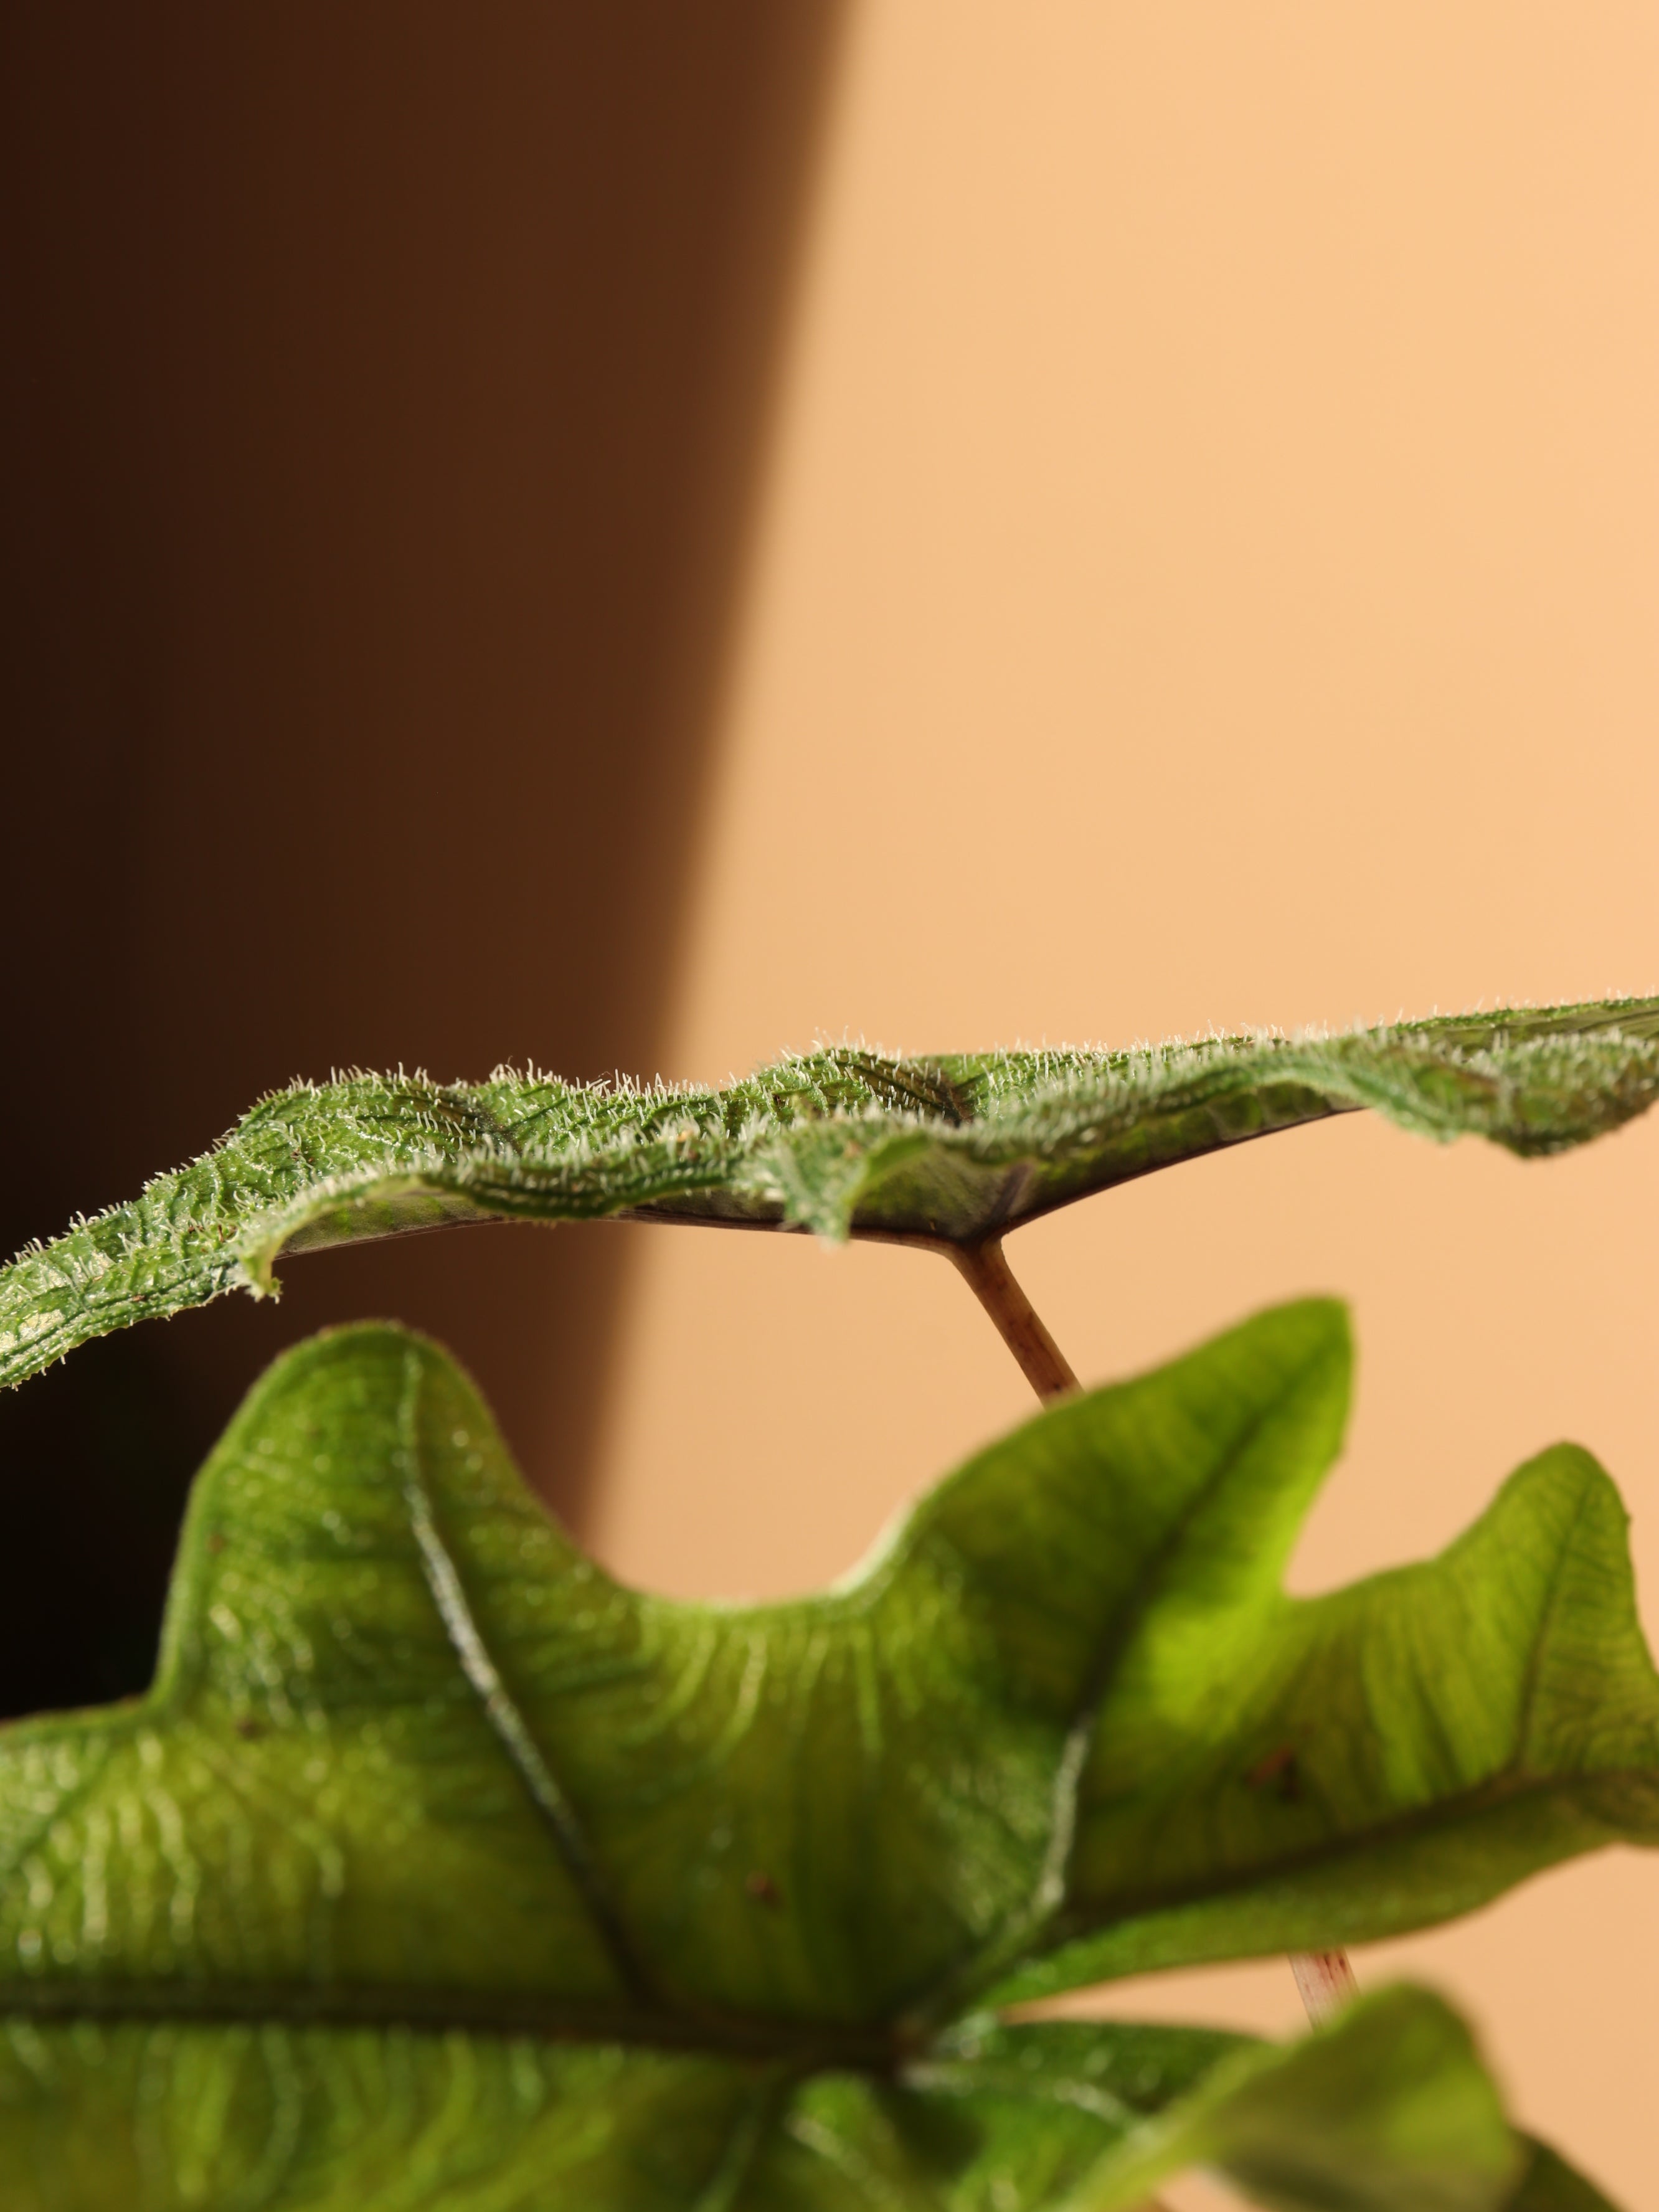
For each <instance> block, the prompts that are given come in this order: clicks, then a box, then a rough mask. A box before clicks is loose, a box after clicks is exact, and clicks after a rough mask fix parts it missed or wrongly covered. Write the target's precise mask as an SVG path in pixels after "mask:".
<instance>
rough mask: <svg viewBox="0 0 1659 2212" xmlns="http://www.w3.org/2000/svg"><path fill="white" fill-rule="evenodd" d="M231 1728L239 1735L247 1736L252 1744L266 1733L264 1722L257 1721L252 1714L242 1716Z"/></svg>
mask: <svg viewBox="0 0 1659 2212" xmlns="http://www.w3.org/2000/svg"><path fill="white" fill-rule="evenodd" d="M231 1726H232V1727H233V1728H234V1729H235V1731H236V1733H237V1735H240V1736H246V1738H247V1740H248V1741H249V1742H250V1743H252V1742H253V1741H256V1740H257V1739H258V1737H260V1736H262V1735H264V1732H265V1729H264V1722H263V1721H256V1720H255V1719H254V1718H253V1716H252V1714H251V1713H243V1714H241V1715H240V1717H238V1718H237V1719H235V1720H234V1721H233V1722H232V1723H231Z"/></svg>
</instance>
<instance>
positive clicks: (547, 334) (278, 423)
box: [0, 0, 840, 1711]
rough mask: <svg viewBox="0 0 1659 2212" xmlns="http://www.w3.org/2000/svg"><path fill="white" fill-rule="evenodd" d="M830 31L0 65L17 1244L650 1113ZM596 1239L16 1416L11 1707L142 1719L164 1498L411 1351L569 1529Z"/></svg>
mask: <svg viewBox="0 0 1659 2212" xmlns="http://www.w3.org/2000/svg"><path fill="white" fill-rule="evenodd" d="M839 16H840V0H698V4H697V5H696V6H695V7H688V6H685V5H684V4H683V0H605V4H604V5H603V6H598V5H595V6H589V5H585V4H576V0H554V4H549V0H495V4H494V5H492V6H491V7H489V8H488V9H459V8H454V7H452V6H450V5H448V4H447V0H360V4H358V5H356V6H354V7H352V8H349V9H341V8H337V7H335V6H331V5H323V4H319V0H300V4H289V5H286V6H284V7H283V8H280V9H278V8H234V9H222V8H215V7H210V6H209V5H207V4H205V0H197V4H191V5H179V4H176V0H160V3H158V0H148V4H145V5H143V6H140V7H137V8H133V9H104V8H101V7H94V6H93V5H91V4H89V0H54V4H53V5H52V6H51V7H40V8H34V9H17V10H14V11H12V12H11V14H10V15H9V18H8V21H7V24H6V26H5V28H4V29H3V31H0V77H3V84H4V89H3V93H0V101H3V104H4V108H5V110H6V112H5V114H4V127H3V141H4V143H3V150H0V196H3V204H4V207H5V209H6V210H7V213H6V216H5V218H4V220H5V228H6V232H7V239H6V246H5V258H6V264H7V266H6V270H5V295H6V298H7V301H8V321H9V325H10V332H9V338H8V342H7V345H6V347H5V349H3V355H0V389H3V394H4V404H3V427H0V471H3V477H0V501H3V515H4V526H3V542H4V552H3V556H0V557H3V561H4V576H3V588H0V637H3V682H4V687H5V709H4V711H5V726H6V730H7V738H8V741H7V745H6V766H5V772H4V786H3V788H4V792H5V800H4V806H3V814H0V839H3V853H4V865H5V871H6V881H7V901H6V903H7V911H8V914H9V921H10V931H9V935H10V944H11V957H10V960H9V963H8V970H9V988H8V991H7V994H6V1006H7V1012H6V1036H5V1064H6V1080H5V1083H4V1085H3V1086H0V1239H3V1241H4V1243H5V1245H6V1249H15V1246H16V1245H17V1244H18V1243H21V1242H22V1241H23V1239H24V1238H26V1237H31V1236H35V1235H41V1236H49V1235H51V1234H52V1233H53V1232H55V1231H57V1230H58V1229H59V1228H61V1227H62V1225H64V1221H65V1219H66V1218H67V1217H68V1216H69V1214H70V1212H72V1211H74V1210H76V1209H77V1208H84V1209H86V1210H88V1211H91V1210H93V1209H94V1208H95V1207H98V1206H103V1205H106V1204H107V1203H110V1202H111V1201H112V1200H118V1199H120V1198H122V1197H125V1196H128V1195H131V1194H132V1193H133V1192H134V1191H135V1190H136V1189H137V1186H138V1184H139V1183H140V1182H141V1181H142V1180H143V1177H144V1176H145V1175H146V1174H147V1173H149V1172H150V1171H152V1170H155V1169H157V1168H159V1167H161V1166H163V1165H168V1164H174V1163H176V1162H178V1161H179V1160H180V1159H182V1158H185V1157H186V1156H188V1155H189V1154H191V1152H197V1151H199V1150H200V1149H202V1148H203V1147H204V1146H205V1145H207V1144H208V1143H210V1141H211V1140H212V1139H213V1138H214V1137H215V1136H216V1135H217V1134H218V1133H219V1132H220V1131H221V1130H222V1128H223V1127H225V1126H226V1125H227V1124H228V1122H229V1121H232V1120H233V1119H234V1117H235V1116H236V1115H237V1114H239V1113H240V1111H241V1110H242V1109H244V1108H245V1107H246V1106H247V1105H248V1104H249V1103H251V1102H252V1099H253V1098H254V1097H256V1096H257V1095H258V1093H260V1092H261V1091H264V1090H266V1089H268V1088H270V1086H272V1085H276V1084H280V1083H282V1082H283V1081H284V1080H286V1079H288V1078H289V1077H290V1076H292V1075H294V1074H295V1073H306V1074H318V1073H327V1071H328V1070H329V1069H330V1068H331V1067H332V1066H348V1065H353V1064H360V1065H367V1066H395V1065H398V1064H399V1063H401V1064H403V1065H404V1066H410V1067H413V1066H424V1067H426V1068H428V1070H430V1071H431V1072H432V1073H435V1074H437V1075H441V1076H445V1077H450V1076H476V1075H479V1074H482V1073H485V1072H486V1071H487V1070H488V1069H489V1067H490V1066H493V1065H494V1064H495V1063H496V1062H497V1061H499V1060H503V1059H513V1058H516V1059H520V1060H527V1059H533V1060H536V1061H538V1063H539V1064H541V1065H542V1066H550V1067H553V1068H555V1069H556V1070H557V1071H558V1072H559V1073H563V1074H567V1075H574V1076H584V1077H597V1076H602V1075H605V1074H607V1073H610V1072H611V1070H613V1069H616V1068H623V1069H626V1070H639V1071H647V1070H649V1068H650V1067H651V1066H652V1065H653V1060H654V1058H655V1045H656V1040H657V1036H658V1034H659V1027H660V1024H661V1019H662V1015H663V1011H664V1010H663V1005H662V993H663V988H664V984H665V975H666V972H667V955H668V953H669V951H670V950H671V945H672V940H673V937H674V933H675V929H676V926H677V921H678V914H679V908H680V901H681V892H682V885H683V878H684V872H685V867H686V862H687V859H688V854H689V848H690V838H691V830H692V827H693V825H694V824H695V822H696V814H697V808H698V798H699V790H700V784H701V776H702V763H703V756H704V752H705V749H706V744H707V740H708V726H709V722H710V719H711V714H712V710H713V701H714V688H715V685H716V684H717V681H718V677H719V671H720V654H721V646H722V641H723V638H724V636H725V633H726V625H727V621H728V617H729V615H730V612H731V610H732V602H733V598H734V592H735V589H736V585H737V580H738V572H739V569H740V567H741V562H742V554H743V544H744V521H745V517H746V514H747V513H748V511H749V507H750V497H751V493H752V490H753V488H754V481H755V477H756V471H757V459H758V456H759V453H760V451H761V448H762V446H763V439H764V426H765V422H766V416H767V412H768V398H769V391H770V387H771V382H772V372H773V369H774V367H775V356H776V354H777V350H778V348H777V338H778V334H779V332H780V330H781V325H782V323H783V320H784V315H785V309H786V306H787V290H788V277H789V271H790V268H791V246H792V241H793V238H794V236H795V234H796V231H797V228H798V222H799V214H800V211H801V209H802V205H803V200H804V191H805V185H806V183H807V182H808V180H809V179H810V175H811V167H812V155H813V149H814V141H815V137H816V133H817V122H818V119H819V117H820V114H821V112H822V108H823V94H824V90H825V87H826V84H827V82H828V79H829V74H830V70H831V68H832V65H833V59H834V50H835V46H836V33H837V30H838V26H839ZM626 1242H627V1240H626V1239H625V1238H617V1237H607V1234H606V1232H605V1230H604V1229H603V1228H599V1229H587V1230H581V1231H559V1232H546V1231H529V1230H526V1231H464V1232H456V1233H453V1234H450V1235H446V1236H443V1237H425V1238H419V1239H416V1240H413V1241H411V1242H410V1243H405V1244H397V1245H392V1246H382V1247H374V1248H368V1249H362V1250H358V1251H355V1252H349V1253H341V1254H334V1255H322V1256H320V1257H317V1258H311V1259H307V1260H305V1261H299V1262H296V1263H294V1264H293V1265H292V1266H291V1267H289V1269H288V1271H287V1278H286V1279H287V1286H288V1291H289V1295H288V1296H287V1297H285V1298H284V1300H283V1303H282V1304H280V1305H279V1306H278V1305H270V1304H267V1305H264V1306H255V1305H253V1304H252V1303H251V1302H250V1301H246V1300H240V1299H239V1300H235V1301H230V1302H227V1303H225V1304H222V1305H220V1306H218V1307H216V1308H215V1309H213V1310H210V1312H208V1313H207V1314H204V1315H197V1316H186V1317H185V1318H183V1319H181V1320H179V1321H178V1322H173V1323H171V1324H169V1325H167V1327H166V1328H161V1327H159V1326H152V1327H149V1328H144V1329H141V1330H138V1331H136V1332H134V1333H133V1334H131V1336H130V1337H129V1338H127V1339H125V1340H120V1341H118V1342H114V1341H112V1343H110V1344H109V1345H107V1346H101V1347H100V1346H93V1347H89V1348H88V1349H87V1350H86V1351H83V1352H81V1353H78V1354H77V1355H76V1358H75V1359H74V1360H73V1361H72V1362H71V1363H70V1364H69V1365H68V1366H66V1367H65V1368H64V1369H63V1370H58V1371H56V1372H55V1373H54V1375H53V1376H51V1377H49V1378H47V1379H46V1380H44V1381H42V1382H40V1383H34V1384H31V1385H28V1386H26V1388H25V1389H24V1390H23V1391H22V1392H21V1393H19V1394H17V1395H16V1396H15V1397H13V1398H11V1399H9V1400H7V1401H3V1402H0V1482H3V1484H4V1486H5V1491H6V1493H7V1496H8V1500H9V1502H8V1503H7V1504H6V1508H5V1516H4V1519H3V1521H0V1529H3V1531H4V1541H3V1544H0V1710H9V1711H17V1710H21V1709H24V1708H27V1707H29V1706H33V1705H41V1704H48V1703H61V1702H65V1701H71V1700H75V1699H82V1698H87V1697H93V1696H101V1695H107V1694H110V1693H111V1692H113V1691H116V1690H119V1689H125V1688H131V1687H133V1686H137V1684H139V1683H142V1681H143V1680H144V1679H145V1675H146V1673H147V1669H148V1665H149V1656H148V1655H149V1651H150V1650H151V1649H152V1648H153V1639H154V1632H155V1614H156V1609H157V1606H158V1603H159V1593H160V1588H161V1580H162V1578H163V1577H164V1573H165V1568H166V1565H167V1558H168V1556H169V1553H170V1550H171V1545H172V1541H173V1528H174V1526H175V1524H176V1516H177V1513H178V1510H179V1503H180V1499H181V1496H182V1490H183V1485H184V1482H185V1479H186V1476H187V1474H188V1471H189V1470H190V1469H191V1468H192V1467H193V1465H194V1463H195V1462H196V1461H197V1459H198V1458H199V1456H200V1455H201V1453H202V1451H203V1450H204V1449H205V1448H206V1446H207V1445H208V1444H209V1443H210V1441H211V1439H212V1437H213V1436H214V1435H215V1434H216V1432H217V1430H218V1429H219V1427H220V1426H221V1425H222V1422H223V1420H224V1419H225V1418H226V1417H227V1415H228V1413H229V1412H230V1410H231V1408H232V1407H233V1405H234V1402H235V1401H236V1399H237V1398H238V1397H239V1396H240V1393H241V1391H242V1390H243V1389H245V1388H246V1385H247V1383H249V1382H250V1381H251V1380H252V1376H254V1374H255V1373H256V1372H257V1370H258V1368H259V1367H260V1366H261V1365H262V1364H264V1361H265V1360H266V1359H268V1358H270V1356H271V1355H272V1354H273V1353H274V1352H276V1350H277V1349H278V1348H279V1347H280V1346H283V1345H284V1344H287V1343H289V1342H291V1341H293V1340H295V1338H296V1337H298V1336H300V1335H301V1334H306V1333H307V1332H308V1331H309V1330H311V1329H313V1328H318V1327H320V1326H322V1325H324V1324H325V1323H326V1322H331V1321H334V1320H339V1319H344V1318H347V1317H351V1316H361V1315H364V1314H371V1313H374V1314H383V1315H394V1316H398V1317H399V1318H402V1319H404V1320H406V1321H409V1322H412V1323H414V1324H416V1325H417V1326H419V1327H422V1328H427V1329H429V1330H431V1331H432V1332H433V1333H434V1334H435V1335H437V1336H439V1337H441V1339H443V1340H445V1341H447V1343H449V1344H450V1345H451V1346H453V1348H454V1349H455V1350H456V1351H457V1352H459V1354H460V1356H461V1357H462V1358H464V1359H465V1362H466V1363H467V1364H468V1365H470V1366H471V1369H472V1370H473V1371H474V1373H475V1374H476V1375H477V1377H478V1379H479V1381H480V1382H481V1383H482V1384H483V1387H484V1389H485V1390H486V1393H487V1394H488V1395H489V1397H490V1399H491V1400H492V1401H493V1402H494V1404H495V1407H496V1409H497V1412H498V1413H499V1415H500V1417H501V1420H502V1424H503V1426H504V1427H505V1429H506V1430H507V1434H508V1437H509V1438H510V1440H511V1441H512V1442H513V1444H514V1445H515V1447H516V1448H517V1449H518V1451H519V1453H520V1456H521V1457H522V1459H523V1460H524V1461H525V1462H526V1465H527V1467H528V1468H529V1469H530V1471H531V1472H532V1474H533V1476H534V1477H535V1479H536V1480H538V1483H539V1484H540V1485H541V1486H542V1487H543V1489H544V1492H546V1493H547V1494H548V1495H549V1496H550V1498H552V1499H553V1500H554V1501H555V1502H556V1504H558V1505H559V1506H560V1508H561V1510H563V1511H564V1512H565V1513H566V1514H567V1516H571V1517H574V1518H576V1519H578V1520H579V1519H580V1511H581V1501H582V1488H583V1483H584V1480H585V1474H586V1466H587V1462H588V1459H589V1456H590V1452H589V1447H590V1441H591V1437H592V1429H593V1423H594V1418H595V1414H596V1413H597V1411H598V1407H599V1400H600V1395H601V1392H602V1389H603V1384H604V1370H605V1347H606V1345H607V1342H608V1340H609V1335H610V1333H611V1324H612V1321H613V1317H614V1314H615V1310H616V1307H617V1297H618V1294H619V1290H620V1284H621V1276H620V1270H621V1267H622V1265H623V1246H624V1245H625V1243H626Z"/></svg>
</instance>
